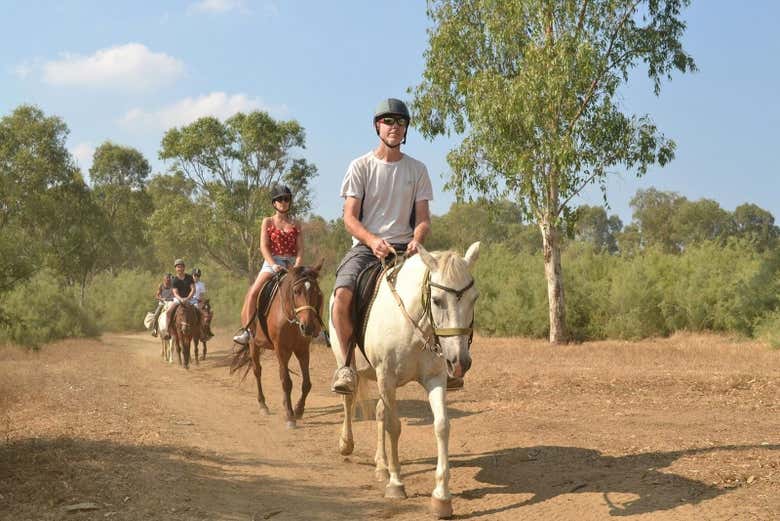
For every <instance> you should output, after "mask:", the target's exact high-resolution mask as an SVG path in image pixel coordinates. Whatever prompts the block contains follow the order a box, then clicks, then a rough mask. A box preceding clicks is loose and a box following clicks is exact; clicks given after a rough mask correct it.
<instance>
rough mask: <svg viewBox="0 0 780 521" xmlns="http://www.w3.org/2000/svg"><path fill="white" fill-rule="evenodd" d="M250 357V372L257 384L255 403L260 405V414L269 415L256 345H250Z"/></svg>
mask: <svg viewBox="0 0 780 521" xmlns="http://www.w3.org/2000/svg"><path fill="white" fill-rule="evenodd" d="M249 350H250V356H251V357H252V371H254V373H255V381H256V382H257V403H258V404H259V405H260V412H263V413H265V414H269V411H268V406H267V405H266V404H265V395H264V394H263V383H262V378H261V377H262V375H263V366H261V365H260V349H259V348H258V347H257V344H254V343H253V344H252V345H251V346H250V347H249Z"/></svg>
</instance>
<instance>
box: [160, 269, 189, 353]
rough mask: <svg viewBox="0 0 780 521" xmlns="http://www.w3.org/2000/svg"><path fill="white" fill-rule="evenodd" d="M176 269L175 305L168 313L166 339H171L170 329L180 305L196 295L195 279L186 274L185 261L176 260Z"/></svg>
mask: <svg viewBox="0 0 780 521" xmlns="http://www.w3.org/2000/svg"><path fill="white" fill-rule="evenodd" d="M173 264H174V267H175V268H176V275H175V276H174V277H173V305H171V307H170V308H169V309H168V311H167V312H166V313H167V314H166V316H167V317H168V334H166V337H165V339H166V340H167V339H168V338H170V329H171V325H172V324H173V314H174V313H175V312H176V308H177V307H179V304H184V303H185V302H187V301H188V300H189V299H191V298H192V297H193V296H194V295H195V279H193V278H192V275H190V274H189V273H185V272H184V268H185V266H184V261H183V260H182V259H176V261H174V263H173Z"/></svg>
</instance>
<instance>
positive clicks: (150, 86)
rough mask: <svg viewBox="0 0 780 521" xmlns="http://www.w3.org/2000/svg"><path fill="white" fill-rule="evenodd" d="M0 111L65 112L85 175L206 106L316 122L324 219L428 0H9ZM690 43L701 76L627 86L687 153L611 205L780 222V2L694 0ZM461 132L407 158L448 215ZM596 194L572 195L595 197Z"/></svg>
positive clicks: (336, 211) (617, 179)
mask: <svg viewBox="0 0 780 521" xmlns="http://www.w3.org/2000/svg"><path fill="white" fill-rule="evenodd" d="M0 8H2V12H3V18H2V27H3V30H2V32H0V115H4V114H7V113H8V112H9V111H11V110H12V109H13V108H14V107H15V106H17V105H19V104H21V103H34V104H36V105H38V106H40V107H41V108H42V109H43V110H44V111H45V112H46V113H47V114H55V115H58V116H60V117H62V118H63V119H64V120H65V122H66V123H67V124H68V126H69V127H70V130H71V135H70V139H69V147H70V149H71V150H72V151H73V153H74V155H75V156H76V157H77V158H78V160H79V164H80V165H81V167H82V168H83V169H84V170H87V169H88V168H89V165H90V154H91V151H92V150H94V148H95V147H96V146H98V145H99V144H100V143H102V142H104V141H106V140H112V141H114V142H116V143H121V144H123V145H128V146H133V147H136V148H138V149H139V150H141V151H142V152H143V153H144V154H145V155H146V157H147V158H149V159H150V160H151V161H152V164H153V166H154V169H155V171H156V172H159V171H163V170H164V169H165V165H164V164H163V163H162V162H160V161H159V160H157V151H158V149H159V143H160V139H161V137H162V135H163V132H164V131H165V129H167V128H170V127H171V126H173V125H181V124H186V123H187V122H189V121H192V120H193V119H194V118H196V117H198V116H202V115H206V114H213V115H217V116H219V117H227V116H229V115H230V114H231V113H233V112H235V111H236V110H244V111H247V110H253V109H258V108H259V109H263V110H267V111H269V112H270V113H271V115H273V116H274V117H276V118H280V119H296V120H298V121H299V122H300V123H301V124H302V125H303V126H304V128H305V129H306V132H307V150H306V151H305V152H304V154H303V155H304V156H305V157H306V158H307V159H308V160H309V161H311V162H313V163H314V164H316V165H317V167H318V169H319V176H318V178H317V180H316V181H315V183H314V189H315V213H318V214H320V215H322V216H324V217H326V218H334V217H337V216H338V215H340V212H341V200H340V199H339V197H338V187H339V184H340V182H341V179H342V177H343V174H344V171H345V169H346V167H347V165H348V163H349V161H350V160H351V159H352V158H354V157H356V156H358V155H360V154H362V153H364V152H366V151H368V150H369V149H371V148H372V147H373V146H374V145H375V143H376V136H375V134H374V132H373V130H372V127H371V114H372V111H373V108H374V106H375V105H376V103H377V101H378V100H379V99H381V98H382V97H388V96H392V97H403V98H406V97H407V95H406V94H405V91H406V89H407V88H408V87H410V86H413V85H415V84H417V83H418V82H419V80H420V78H421V73H422V70H423V52H424V50H425V48H426V45H427V35H426V28H427V27H428V25H429V21H428V19H427V18H426V14H425V2H423V1H412V0H405V1H395V2H390V1H386V2H379V1H370V2H367V1H349V2H346V1H345V2H318V1H282V0H266V1H264V0H256V1H252V0H245V1H240V0H204V1H198V0H191V1H179V2H142V1H134V2H124V1H123V2H97V1H92V2H87V1H78V2H77V1H63V2H46V3H44V2H12V1H6V0H0ZM685 19H686V21H687V23H688V31H687V33H686V37H685V46H686V48H687V50H688V51H689V52H690V53H691V54H692V55H693V56H694V58H695V59H696V61H697V64H698V66H699V68H700V71H699V72H698V73H695V74H691V75H686V76H680V75H677V76H675V77H674V78H673V81H672V82H670V83H669V82H667V83H665V84H664V86H663V89H662V92H661V96H660V97H658V98H656V97H655V96H654V95H653V93H652V90H651V86H650V85H649V83H648V82H647V80H646V78H645V75H644V71H642V72H638V73H637V74H634V75H633V77H632V79H631V82H630V84H629V85H628V86H627V87H626V88H625V89H624V91H623V92H622V93H621V103H622V104H623V106H624V107H625V109H626V110H627V111H629V112H632V113H637V114H645V113H647V114H650V115H651V116H652V118H653V119H654V120H655V122H656V123H657V124H658V126H659V127H660V129H661V130H662V131H663V132H664V133H665V134H666V135H667V136H669V137H671V138H673V139H674V140H675V141H676V142H677V146H678V149H677V158H676V159H675V161H674V162H673V163H671V164H670V165H668V166H667V167H666V168H664V169H660V168H656V169H653V170H652V171H651V172H649V173H648V174H647V176H646V177H645V178H643V179H641V180H637V179H635V178H634V177H633V176H630V175H623V176H619V175H618V176H614V177H613V178H611V179H610V182H609V184H608V199H609V202H610V205H611V212H612V213H617V214H618V215H620V217H621V218H622V219H623V221H624V222H628V221H630V217H631V211H630V208H629V204H628V203H629V200H630V198H631V197H632V196H633V195H634V193H635V192H636V190H637V189H638V188H646V187H649V186H655V187H657V188H659V189H662V190H673V191H676V192H679V193H680V194H682V195H684V196H685V197H688V198H689V199H693V200H695V199H699V198H702V197H706V198H710V199H714V200H716V201H718V202H719V203H720V204H721V206H722V207H724V208H725V209H727V210H733V209H734V208H735V207H736V206H738V205H739V204H742V203H744V202H750V203H755V204H758V205H759V206H761V207H762V208H765V209H767V210H769V211H770V212H772V214H773V215H775V217H776V218H780V197H778V196H779V195H780V182H778V180H777V175H776V174H777V173H778V166H777V163H776V161H775V158H774V153H773V152H772V150H775V143H774V141H775V139H776V133H777V129H778V128H779V127H780V101H779V100H778V97H779V96H780V88H778V83H779V79H780V73H778V70H777V64H778V56H780V39H778V38H776V37H774V36H773V35H774V34H775V33H776V23H777V21H778V20H780V4H777V3H775V2H768V1H763V2H762V1H751V2H744V3H743V2H730V1H725V0H707V1H704V0H699V1H694V3H693V5H692V6H691V8H689V9H688V10H687V11H686V12H685ZM453 144H454V142H453V141H448V140H445V139H441V140H437V141H434V142H432V143H431V142H427V141H424V140H423V139H422V137H421V136H420V135H419V134H417V133H416V132H415V131H414V130H411V131H410V137H409V142H408V144H407V146H406V148H405V151H406V152H408V153H409V154H411V155H413V156H415V157H417V158H418V159H421V160H422V161H424V162H425V163H426V164H427V165H428V169H429V171H430V174H431V178H432V180H433V184H434V192H435V198H436V200H435V201H434V203H433V211H434V213H436V214H442V213H444V212H446V211H447V209H448V208H449V205H450V204H451V203H452V200H453V197H452V195H451V194H448V193H445V192H444V191H443V185H444V178H445V176H446V173H447V171H448V168H447V164H446V159H445V157H446V154H447V151H448V150H449V148H451V147H452V146H453ZM600 201H601V195H600V192H599V191H598V190H597V189H592V190H589V191H587V192H586V193H584V194H583V196H582V197H581V198H579V199H578V200H576V201H575V203H578V204H579V203H588V204H599V203H600Z"/></svg>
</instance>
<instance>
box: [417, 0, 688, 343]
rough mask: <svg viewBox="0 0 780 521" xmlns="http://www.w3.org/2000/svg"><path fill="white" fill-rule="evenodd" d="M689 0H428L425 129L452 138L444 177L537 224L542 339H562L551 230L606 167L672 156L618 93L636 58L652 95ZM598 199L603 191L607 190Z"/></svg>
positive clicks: (557, 235) (676, 64)
mask: <svg viewBox="0 0 780 521" xmlns="http://www.w3.org/2000/svg"><path fill="white" fill-rule="evenodd" d="M688 4H689V0H577V1H575V0H429V2H428V15H429V17H430V18H431V19H432V21H433V26H432V28H431V29H430V30H429V44H428V48H427V50H426V51H425V70H424V73H423V79H422V82H421V83H420V84H419V85H418V86H416V87H415V88H414V89H413V93H414V97H415V99H414V104H413V107H414V111H415V113H416V118H415V119H416V120H417V121H418V124H419V128H420V130H421V131H422V133H423V135H425V136H426V137H429V138H432V137H434V136H437V135H441V134H448V135H449V134H450V133H453V132H454V133H455V134H457V135H459V136H460V137H462V141H461V143H460V145H459V146H457V148H455V149H453V150H452V151H450V153H449V154H448V162H449V165H450V167H451V169H452V173H451V176H450V179H449V182H448V186H449V187H450V188H454V189H455V191H456V193H457V195H458V196H459V197H463V196H464V195H465V194H466V193H467V192H469V191H476V192H478V193H483V194H488V195H490V196H492V197H496V198H503V197H509V198H513V199H514V200H515V201H517V202H518V204H519V205H520V206H521V208H522V210H523V212H524V214H525V215H526V217H527V218H528V219H530V220H532V221H533V222H534V223H535V224H536V225H537V226H538V227H539V229H540V230H541V234H542V239H543V255H544V266H545V275H546V278H547V288H548V290H547V291H548V300H549V319H550V328H549V333H550V341H551V342H556V343H557V342H563V341H565V340H566V338H567V335H566V330H565V313H564V309H565V308H564V291H563V283H562V273H561V269H562V268H561V254H560V241H561V230H562V229H563V228H564V226H565V224H566V222H567V220H569V219H570V217H571V214H572V212H571V210H570V204H571V201H572V199H573V198H574V197H576V196H577V194H579V193H580V192H581V191H582V190H583V189H584V188H585V187H586V186H588V185H590V184H593V183H597V184H599V185H600V186H601V188H602V190H606V188H605V180H606V177H607V175H608V173H609V172H611V171H613V170H614V169H618V168H620V169H623V170H626V171H632V172H635V173H636V174H637V175H643V174H645V173H646V172H647V171H648V169H649V168H650V167H651V166H652V165H654V164H656V163H658V164H660V165H664V164H666V163H667V162H668V161H670V160H671V159H672V158H673V156H674V149H675V144H674V142H672V141H671V140H669V139H667V138H665V137H664V136H663V134H662V133H661V132H660V131H659V130H658V129H657V128H656V126H655V125H654V124H653V122H652V121H651V119H650V118H649V117H648V116H646V115H644V116H633V115H627V114H624V112H623V111H622V110H621V107H620V106H619V104H618V100H617V99H616V94H617V93H618V89H619V87H620V86H621V85H623V84H624V83H625V82H627V81H628V77H629V73H630V72H631V70H632V69H634V68H635V67H636V66H637V65H639V64H644V65H646V67H647V74H648V76H649V77H650V79H651V80H652V83H653V88H654V91H655V93H656V94H659V93H660V89H661V83H662V81H663V80H664V79H665V78H668V77H670V74H671V73H672V72H673V71H680V72H683V73H684V72H688V71H693V70H695V68H696V66H695V63H694V60H693V59H692V58H691V56H689V55H688V53H687V52H686V51H685V50H684V49H683V46H682V43H681V38H682V35H683V32H684V30H685V23H684V22H683V21H682V19H681V18H680V10H681V9H682V8H683V7H685V6H687V5H688ZM605 197H606V195H605Z"/></svg>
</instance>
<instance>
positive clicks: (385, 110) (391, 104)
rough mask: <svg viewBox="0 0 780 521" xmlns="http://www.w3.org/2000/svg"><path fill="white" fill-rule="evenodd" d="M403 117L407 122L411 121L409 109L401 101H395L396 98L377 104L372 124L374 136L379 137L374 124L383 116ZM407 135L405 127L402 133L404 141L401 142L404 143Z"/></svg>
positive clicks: (407, 131)
mask: <svg viewBox="0 0 780 521" xmlns="http://www.w3.org/2000/svg"><path fill="white" fill-rule="evenodd" d="M390 115H393V116H403V117H405V118H406V119H407V120H409V122H411V121H412V116H411V115H410V114H409V109H408V108H407V106H406V103H404V102H403V101H401V100H399V99H397V98H386V99H383V100H382V101H380V102H379V104H378V105H377V106H376V110H374V120H373V122H372V124H373V125H374V129H375V130H376V135H377V136H378V135H379V129H378V128H376V122H377V120H378V119H379V118H381V117H384V116H390ZM408 133H409V126H408V125H407V126H406V130H405V131H404V140H403V142H404V143H406V134H408Z"/></svg>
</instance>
